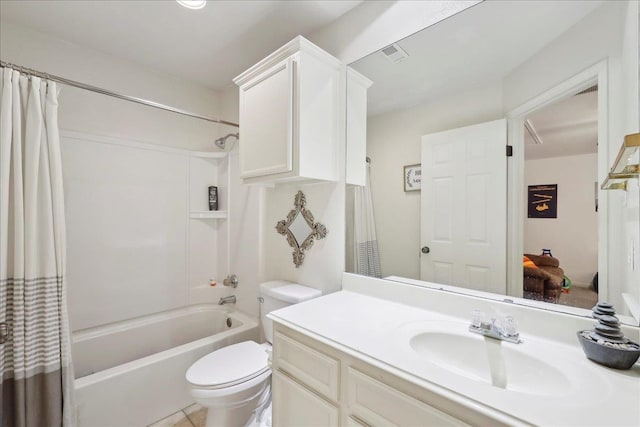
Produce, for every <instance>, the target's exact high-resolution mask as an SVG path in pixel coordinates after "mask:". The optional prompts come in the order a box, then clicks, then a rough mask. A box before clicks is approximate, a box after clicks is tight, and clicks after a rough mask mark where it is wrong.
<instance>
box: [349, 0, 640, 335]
mask: <svg viewBox="0 0 640 427" xmlns="http://www.w3.org/2000/svg"><path fill="white" fill-rule="evenodd" d="M630 10H633V8H632V7H630V5H629V3H627V2H606V1H566V2H565V1H554V2H521V1H520V2H518V1H501V2H482V3H479V4H477V5H475V6H473V7H471V8H469V9H466V10H464V11H463V12H460V13H458V14H457V15H454V16H452V17H450V18H448V19H446V20H444V21H442V22H439V23H437V24H435V25H433V26H431V27H429V28H426V29H424V30H422V31H420V32H418V33H416V34H414V35H412V36H409V37H407V38H405V39H402V40H399V41H398V42H396V43H395V44H394V45H393V46H394V50H395V53H394V54H393V55H391V57H389V56H387V55H385V53H384V52H383V51H382V50H381V51H378V52H374V53H372V54H370V55H368V56H366V57H364V58H361V59H360V60H358V61H356V62H354V63H352V64H350V66H351V67H352V68H353V69H355V70H356V71H358V72H359V73H361V74H363V75H364V76H365V77H367V78H368V79H370V80H372V81H373V85H372V86H371V88H369V91H368V117H367V156H368V157H369V158H370V159H371V163H370V166H369V167H368V168H369V173H370V182H371V185H370V191H371V198H372V200H373V203H372V205H373V207H372V211H373V214H374V217H375V230H376V234H377V244H378V252H379V254H380V270H381V272H382V277H390V278H392V279H393V280H401V281H405V282H410V283H414V284H421V285H424V286H431V285H433V284H434V283H435V284H437V285H436V286H438V287H442V288H444V289H448V290H452V291H456V292H463V293H470V294H476V295H484V296H487V297H490V298H499V299H504V298H505V296H507V297H509V298H513V299H515V300H516V302H517V303H522V304H527V305H534V306H537V307H541V308H545V309H549V310H557V311H563V312H568V313H572V314H575V315H580V316H590V310H589V309H590V307H592V306H593V305H594V304H595V302H596V301H597V300H600V301H609V302H611V303H613V304H614V305H615V306H616V308H617V310H618V313H620V314H622V317H623V319H621V320H623V321H624V322H626V323H634V322H635V324H638V322H637V321H634V320H633V317H631V316H630V314H632V313H630V312H629V309H628V307H629V304H628V303H627V302H625V299H626V298H627V297H630V298H631V300H632V301H634V300H635V301H638V300H639V299H638V298H639V296H640V283H638V282H637V281H636V280H635V279H634V277H637V273H631V275H630V274H629V272H628V270H629V268H630V267H629V263H628V262H627V259H628V257H629V253H628V244H627V243H628V242H627V239H628V237H627V236H629V232H630V230H631V233H632V234H634V235H636V236H637V234H638V230H639V229H640V227H639V225H638V223H639V222H640V221H639V218H638V208H637V199H638V194H637V193H638V189H637V186H636V187H635V188H634V189H633V190H632V191H631V192H627V193H626V194H625V193H624V192H618V193H614V192H603V191H600V190H596V191H594V183H595V182H598V183H599V182H602V181H603V179H604V176H605V175H606V172H607V171H608V169H609V167H610V164H609V163H610V160H612V157H611V156H612V155H613V156H614V157H615V152H617V150H618V148H619V146H620V142H621V141H622V139H621V138H622V136H623V135H624V132H623V124H621V123H622V120H617V119H616V120H610V118H611V117H615V116H616V115H621V114H622V115H624V114H626V113H625V109H626V107H627V105H628V104H625V102H626V101H625V99H624V97H623V96H621V94H622V93H624V88H623V87H622V84H623V83H621V82H623V81H624V79H623V76H624V75H625V72H626V71H625V70H624V69H623V67H624V64H625V61H626V59H625V58H626V57H625V55H627V53H625V49H626V48H628V46H627V45H628V42H627V41H625V40H627V39H625V37H626V36H625V30H624V28H627V27H628V23H629V22H632V20H633V17H629V16H628V14H629V13H630ZM636 10H637V9H636ZM625 26H626V27H625ZM398 52H399V53H400V54H398ZM636 54H637V52H636ZM631 57H632V56H631ZM636 61H637V57H636ZM635 77H636V78H637V76H635ZM626 81H628V80H626ZM631 120H636V121H637V117H635V118H632V119H631ZM636 125H637V124H636ZM451 132H452V133H451ZM492 132H493V133H492ZM627 133H628V132H627ZM487 135H488V136H487ZM485 140H486V141H485ZM495 140H499V141H500V143H499V144H498V149H496V148H495V147H494V146H493V145H491V144H493V143H494V141H495ZM507 141H508V144H509V145H513V153H512V157H507V152H506V151H507V150H506V147H505V145H507ZM485 142H486V143H485ZM496 150H497V151H496ZM465 161H466V163H465ZM426 163H429V164H426ZM413 164H422V190H421V191H413V192H405V191H404V189H403V186H402V182H401V176H402V174H403V167H404V166H406V165H413ZM480 166H482V167H485V169H482V168H481V167H480ZM461 170H462V171H464V172H465V174H463V175H462V178H455V179H454V178H451V176H453V175H451V174H452V173H454V172H455V173H458V172H459V171H461ZM452 171H454V172H452ZM491 174H493V175H491ZM495 175H499V176H498V177H497V178H496V176H495ZM456 176H457V175H456ZM530 187H531V188H533V189H534V190H535V188H542V189H545V188H551V189H556V192H555V193H553V197H555V198H556V199H554V202H555V203H557V205H553V206H552V207H554V208H556V209H557V214H556V215H554V216H551V215H548V217H544V215H540V217H539V218H534V217H529V216H528V215H527V212H528V209H527V207H528V204H529V203H535V202H536V201H537V200H538V201H539V200H543V199H544V200H543V201H547V202H548V201H549V200H550V199H549V197H551V195H550V194H551V193H549V194H547V193H544V194H543V192H540V191H533V190H532V191H533V193H532V194H531V197H530V195H528V194H527V191H528V189H529V188H530ZM353 191H355V189H350V190H349V191H348V197H347V199H348V200H347V233H348V236H347V242H350V241H353V239H352V238H350V237H349V234H352V231H350V230H352V229H353V225H354V224H353V218H354V209H361V207H354V203H353V195H350V192H353ZM545 191H546V190H545ZM550 191H551V190H550ZM634 191H635V193H634ZM458 194H465V195H466V196H465V197H464V198H462V199H461V201H460V202H461V203H459V204H458V205H455V203H454V199H455V198H456V197H455V196H456V195H458ZM542 196H544V197H542ZM536 197H537V198H536ZM541 197H542V198H541ZM350 199H351V200H350ZM630 200H631V201H632V202H631V204H630ZM633 200H635V202H634V201H633ZM633 203H636V207H635V208H633ZM540 206H541V207H540V210H538V212H542V213H544V212H543V211H544V210H545V207H544V205H543V204H541V205H540ZM547 206H549V203H547ZM634 209H635V210H634ZM355 215H356V216H355V217H358V218H362V217H363V214H362V212H357V213H356V214H355ZM620 222H623V224H620ZM428 230H431V232H432V235H430V236H429V235H427V236H425V233H426V232H427V231H428ZM434 233H435V234H434ZM460 233H463V234H462V235H461V236H460ZM456 236H457V237H458V238H461V239H462V241H463V242H462V243H461V244H458V243H459V240H460V239H458V240H456ZM364 240H367V238H364ZM454 241H455V242H458V243H455V242H454ZM489 243H490V244H489ZM356 247H357V245H353V247H351V248H347V260H346V265H347V271H348V272H356V273H358V268H359V267H358V264H359V262H358V260H357V256H356V255H353V254H354V253H356V252H357V251H356ZM543 249H548V250H550V251H551V254H552V258H555V259H556V260H557V263H558V264H559V265H551V266H549V268H548V270H549V272H550V273H549V275H546V276H545V275H543V274H541V275H542V276H544V277H543V280H542V285H541V286H542V288H540V292H539V293H538V294H534V293H529V294H527V295H525V286H527V283H529V282H527V281H528V278H527V277H526V272H525V268H524V267H523V255H524V254H526V253H530V254H534V255H540V254H541V253H542V252H543ZM468 251H472V252H473V251H475V252H474V253H478V254H479V255H478V257H477V258H472V259H469V258H467V259H466V260H464V259H463V260H462V261H461V260H460V259H459V257H461V256H462V257H463V258H464V255H465V254H466V253H467V252H468ZM632 252H633V251H632ZM638 252H639V251H638V250H637V246H636V250H635V255H632V256H635V257H636V258H637V257H638V255H637V253H638ZM545 261H546V260H545ZM634 262H635V263H636V264H638V261H637V260H635V261H634ZM552 264H553V263H552ZM547 267H548V266H547V265H544V266H542V270H545V274H546V272H547ZM636 268H637V267H636ZM554 269H555V270H554ZM372 271H375V269H372ZM633 274H636V276H633ZM547 276H548V277H551V279H553V280H555V284H556V285H558V286H559V287H557V288H553V285H554V283H553V280H551V281H547V279H545V278H546V277H547ZM594 279H595V280H594ZM594 284H595V285H596V286H594ZM553 289H555V291H554V290H553ZM545 290H546V291H548V292H546V291H545ZM525 297H526V298H525Z"/></svg>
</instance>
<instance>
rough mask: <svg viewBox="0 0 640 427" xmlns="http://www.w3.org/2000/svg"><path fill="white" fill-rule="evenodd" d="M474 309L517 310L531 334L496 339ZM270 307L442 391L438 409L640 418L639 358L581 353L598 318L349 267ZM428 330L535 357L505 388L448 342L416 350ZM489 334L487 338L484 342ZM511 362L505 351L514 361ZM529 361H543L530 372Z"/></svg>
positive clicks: (557, 421)
mask: <svg viewBox="0 0 640 427" xmlns="http://www.w3.org/2000/svg"><path fill="white" fill-rule="evenodd" d="M473 309H480V310H483V311H485V312H486V313H488V314H490V315H493V316H495V317H499V316H504V315H511V316H513V317H515V318H516V320H517V321H518V323H519V332H520V335H521V338H522V339H523V341H524V342H523V343H522V344H512V343H504V342H499V341H495V342H493V341H494V340H491V339H489V338H482V337H479V336H477V337H476V336H473V335H474V334H471V333H468V332H467V331H466V326H467V325H468V324H469V323H470V320H471V310H473ZM270 317H271V318H272V319H273V320H274V321H275V322H276V325H277V327H278V328H281V329H282V330H283V331H284V333H285V334H286V333H287V332H286V331H293V332H292V333H293V334H298V335H299V336H301V337H303V338H304V339H309V338H310V339H312V340H313V342H314V343H319V345H324V346H328V348H329V349H331V351H338V352H340V353H341V354H345V355H348V356H349V357H352V358H356V359H358V360H360V361H363V362H365V363H366V364H368V365H370V366H373V367H375V368H377V369H379V370H381V371H383V372H386V373H391V374H392V375H395V376H396V377H398V378H401V379H403V380H404V381H406V382H409V383H411V384H414V385H417V386H419V387H421V388H422V389H424V390H425V393H427V394H428V395H436V396H440V397H441V399H440V400H442V398H445V399H446V401H447V402H448V403H447V404H445V405H444V407H442V406H440V408H438V409H440V411H444V412H445V413H447V412H448V413H449V414H452V415H453V416H456V415H457V414H458V413H459V412H457V411H458V409H456V407H458V408H459V407H460V406H463V407H465V408H467V409H469V410H470V411H471V412H470V413H471V414H472V415H469V414H468V413H467V414H466V415H465V416H464V417H463V419H464V421H465V422H472V423H473V424H475V423H476V422H482V421H486V420H487V419H490V420H493V421H495V422H496V423H506V424H512V425H513V424H516V425H517V424H535V425H638V424H640V407H638V399H639V398H640V365H638V364H636V365H635V366H634V367H633V368H632V369H631V370H629V371H616V370H612V369H608V368H605V367H602V366H600V365H597V364H595V363H593V362H591V361H589V360H588V359H587V358H586V357H585V356H584V354H583V352H582V350H581V349H580V346H579V344H578V342H577V340H576V335H575V333H576V331H578V330H581V329H588V328H591V327H593V323H594V319H590V318H586V317H578V316H571V315H566V314H561V313H555V312H547V311H542V310H539V309H536V308H531V307H522V306H517V305H514V304H512V303H506V302H500V301H491V300H487V299H482V298H477V297H472V296H466V295H460V294H454V293H450V292H443V291H440V290H435V289H428V288H424V287H418V286H415V285H410V284H399V283H397V282H391V281H388V280H382V279H371V278H365V277H361V276H355V275H350V274H345V276H344V280H343V290H342V291H341V292H337V293H334V294H331V295H327V296H324V297H321V298H318V299H315V300H312V301H309V302H306V303H303V304H300V305H296V306H292V307H288V308H285V309H282V310H278V311H276V312H273V313H272V314H271V315H270ZM559 318H561V319H559ZM425 331H426V333H429V332H435V333H436V334H440V335H442V334H445V335H447V334H453V335H451V336H453V338H454V339H453V340H452V341H451V342H452V343H456V345H458V343H460V342H461V341H462V342H463V343H462V344H460V346H461V347H460V351H461V352H464V348H465V347H464V346H465V345H467V343H468V344H469V345H476V346H479V347H478V348H480V347H482V348H485V344H486V348H487V349H488V348H489V347H491V346H496V344H495V343H500V344H497V347H496V348H498V349H499V351H500V352H502V353H501V354H502V355H503V356H501V357H504V358H507V357H508V355H509V354H510V353H511V354H516V356H515V357H514V359H513V360H514V361H522V360H529V361H532V363H533V362H535V363H534V365H527V364H526V363H525V364H523V365H522V366H523V367H524V369H522V371H523V372H518V373H517V375H515V376H513V373H511V374H510V373H509V372H507V384H506V386H504V385H503V388H501V387H500V386H492V385H491V384H490V383H486V382H483V381H478V380H477V378H476V379H475V380H474V379H471V377H472V376H471V377H470V376H469V375H465V373H464V372H463V373H462V374H460V372H457V373H456V372H455V370H456V369H458V368H459V366H456V362H454V363H453V364H450V362H449V361H448V360H447V357H446V351H448V350H446V349H445V350H443V351H444V352H445V356H444V357H443V359H442V360H440V362H438V360H435V359H434V357H432V356H426V355H425V354H419V352H417V351H416V350H415V349H416V347H415V346H414V347H412V346H411V345H410V342H412V341H411V340H412V338H413V337H415V336H417V335H419V334H420V333H425ZM623 332H624V333H625V335H626V336H627V337H629V338H630V339H631V340H633V341H636V342H637V339H638V335H639V332H640V328H637V327H628V326H626V327H623ZM456 334H457V335H456ZM427 338H428V339H431V337H427ZM478 339H479V340H480V341H479V342H478V341H476V340H478ZM483 339H484V340H490V341H489V342H484V343H483V342H482V340H483ZM425 342H426V343H427V344H426V345H425V347H424V348H423V350H424V351H427V352H428V351H433V349H432V348H431V347H430V346H431V343H432V342H433V341H425ZM275 347H276V348H277V344H276V346H275ZM478 348H475V350H477V349H478ZM469 351H470V352H473V351H474V349H473V348H469ZM480 353H482V352H480ZM274 354H276V355H277V354H278V352H277V350H276V351H275V353H274ZM429 354H431V353H429ZM481 356H482V355H481V354H480V355H479V357H481ZM436 359H437V357H436ZM534 359H535V360H534ZM472 362H473V360H472ZM343 363H345V362H344V359H343ZM509 363H511V362H509V360H507V370H508V369H509V368H510V366H511V365H510V364H509ZM517 363H520V362H517ZM275 364H276V365H277V364H278V361H277V360H276V361H275ZM515 366H518V365H517V364H516V365H515ZM531 366H534V368H535V367H537V368H538V369H531V372H527V370H528V368H531ZM452 369H453V370H452ZM516 370H517V368H516V369H513V371H516ZM532 373H533V375H531V374H532ZM505 388H506V389H505ZM343 390H349V389H348V388H343ZM346 394H348V392H346ZM274 402H275V398H274ZM427 403H429V404H432V403H431V402H427ZM274 405H275V403H274ZM340 405H342V406H340ZM434 406H436V405H435V404H434ZM338 407H344V404H342V403H340V404H339V405H338ZM347 407H348V405H347ZM541 408H544V410H541ZM603 408H606V410H603ZM447 409H448V410H447ZM466 412H468V411H466ZM474 414H475V415H474ZM274 416H275V414H274ZM469 417H471V418H469ZM474 420H475V421H474Z"/></svg>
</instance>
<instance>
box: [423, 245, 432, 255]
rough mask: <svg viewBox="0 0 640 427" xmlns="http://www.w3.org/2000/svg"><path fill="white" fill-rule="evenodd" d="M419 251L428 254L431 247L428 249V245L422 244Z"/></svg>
mask: <svg viewBox="0 0 640 427" xmlns="http://www.w3.org/2000/svg"><path fill="white" fill-rule="evenodd" d="M420 252H422V253H423V254H428V253H429V252H431V249H429V246H423V247H422V249H420Z"/></svg>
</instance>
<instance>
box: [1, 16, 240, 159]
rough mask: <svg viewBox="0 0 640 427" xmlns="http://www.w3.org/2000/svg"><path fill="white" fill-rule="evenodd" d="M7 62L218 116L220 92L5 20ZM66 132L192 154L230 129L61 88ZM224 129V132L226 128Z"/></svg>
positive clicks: (3, 42) (61, 120)
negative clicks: (147, 144) (112, 137)
mask: <svg viewBox="0 0 640 427" xmlns="http://www.w3.org/2000/svg"><path fill="white" fill-rule="evenodd" d="M0 52H1V53H2V54H1V57H2V60H3V61H7V62H10V63H15V64H17V65H22V66H26V67H30V68H33V69H36V70H39V71H44V72H47V73H50V74H55V75H58V76H61V77H65V78H69V79H72V80H77V81H80V82H82V83H87V84H91V85H94V86H98V87H102V88H105V89H109V90H112V91H115V92H120V93H124V94H127V95H132V96H137V97H140V98H145V99H149V100H152V101H156V102H159V103H163V104H167V105H171V106H173V107H177V108H182V109H185V110H189V111H193V112H196V113H199V114H204V115H210V116H214V117H218V116H219V115H220V113H221V105H220V96H219V94H218V93H217V92H215V91H213V90H211V89H208V88H205V87H203V86H200V85H198V84H194V83H191V82H188V81H185V80H181V79H178V78H175V77H173V76H170V75H167V74H161V73H158V72H155V71H153V70H150V69H147V68H145V67H143V66H141V65H138V64H135V63H132V62H130V61H126V60H122V59H119V58H117V57H114V56H111V55H107V54H104V53H102V52H99V51H96V50H93V49H90V48H87V47H84V46H81V45H77V44H72V43H69V42H67V41H65V40H62V39H59V38H56V37H54V36H51V35H48V34H45V33H41V32H38V31H35V30H33V29H30V28H28V27H24V26H20V25H16V24H13V23H10V22H6V21H2V23H1V25H0ZM60 87H61V92H60V96H59V101H60V107H59V125H60V128H61V129H68V130H74V131H80V132H87V133H92V134H98V135H105V136H114V137H122V138H127V139H133V140H138V141H144V142H150V143H154V144H161V145H170V146H174V147H182V148H187V149H193V150H207V149H211V148H212V141H213V139H215V137H217V136H218V133H219V132H224V131H225V130H227V128H228V127H227V126H222V125H218V124H215V123H209V122H205V121H202V120H198V119H194V118H189V117H186V116H180V115H178V114H174V113H169V112H166V111H161V110H157V109H154V108H151V107H146V106H143V105H138V104H132V103H130V102H126V101H122V100H119V99H115V98H111V97H107V96H104V95H99V94H95V93H92V92H87V91H84V90H81V89H77V88H72V87H69V86H64V85H61V86H60ZM222 128H225V129H222Z"/></svg>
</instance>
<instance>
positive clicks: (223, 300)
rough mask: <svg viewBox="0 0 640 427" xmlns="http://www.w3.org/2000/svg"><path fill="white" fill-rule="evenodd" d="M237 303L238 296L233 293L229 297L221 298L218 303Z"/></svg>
mask: <svg viewBox="0 0 640 427" xmlns="http://www.w3.org/2000/svg"><path fill="white" fill-rule="evenodd" d="M235 303H236V296H235V295H231V296H229V297H224V298H220V301H218V305H224V304H235Z"/></svg>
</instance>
